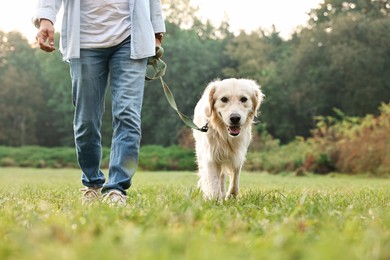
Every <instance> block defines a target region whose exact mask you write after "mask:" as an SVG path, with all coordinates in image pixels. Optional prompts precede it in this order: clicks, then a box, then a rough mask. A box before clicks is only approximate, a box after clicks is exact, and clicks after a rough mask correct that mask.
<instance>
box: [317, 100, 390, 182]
mask: <svg viewBox="0 0 390 260" xmlns="http://www.w3.org/2000/svg"><path fill="white" fill-rule="evenodd" d="M335 111H336V113H337V115H338V118H336V117H319V118H317V119H318V124H317V128H316V129H315V130H314V131H313V137H312V138H311V140H310V142H311V143H312V145H313V147H314V148H315V150H317V151H319V152H317V153H316V154H315V157H316V158H319V157H320V156H321V154H322V156H323V154H325V155H326V158H327V160H328V161H329V163H330V164H331V166H332V167H334V170H336V171H339V172H345V173H372V174H377V175H381V174H387V173H389V172H390V134H389V133H390V103H389V104H382V106H381V107H380V111H381V113H380V115H379V116H377V117H374V116H372V115H367V116H365V117H364V118H357V117H347V116H345V115H344V114H343V113H342V112H341V111H339V110H335Z"/></svg>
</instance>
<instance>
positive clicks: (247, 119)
mask: <svg viewBox="0 0 390 260" xmlns="http://www.w3.org/2000/svg"><path fill="white" fill-rule="evenodd" d="M206 90H207V91H208V98H209V102H208V105H207V106H206V108H205V109H206V110H205V114H206V116H207V117H209V118H214V119H216V120H220V122H221V123H223V124H224V125H225V126H226V129H227V131H228V133H229V135H230V136H238V135H239V134H240V132H241V128H242V127H244V126H247V125H249V124H251V123H252V121H253V118H254V116H255V115H256V112H257V110H258V109H259V108H260V104H261V102H262V100H263V97H264V95H263V93H262V92H261V91H260V86H259V85H257V84H256V82H254V81H253V80H249V79H234V78H232V79H225V80H222V81H214V82H212V83H210V84H209V85H208V87H207V89H206Z"/></svg>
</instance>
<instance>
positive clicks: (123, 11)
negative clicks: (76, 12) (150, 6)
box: [80, 0, 130, 49]
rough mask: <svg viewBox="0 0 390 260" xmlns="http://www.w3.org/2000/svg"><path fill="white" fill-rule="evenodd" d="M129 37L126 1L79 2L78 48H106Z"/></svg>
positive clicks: (94, 0) (95, 0)
mask: <svg viewBox="0 0 390 260" xmlns="http://www.w3.org/2000/svg"><path fill="white" fill-rule="evenodd" d="M129 35H130V7H129V1H128V0H81V1H80V48H82V49H83V48H84V49H85V48H107V47H112V46H115V45H118V44H119V43H121V42H122V41H124V40H125V39H126V38H127V37H128V36H129Z"/></svg>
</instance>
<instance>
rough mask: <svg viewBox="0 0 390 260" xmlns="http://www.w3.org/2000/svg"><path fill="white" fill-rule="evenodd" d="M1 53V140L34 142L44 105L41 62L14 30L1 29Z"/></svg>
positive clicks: (4, 141) (3, 141)
mask: <svg viewBox="0 0 390 260" xmlns="http://www.w3.org/2000/svg"><path fill="white" fill-rule="evenodd" d="M0 53H1V65H0V66H1V70H0V82H1V87H0V111H1V113H0V144H2V145H26V144H37V143H38V140H37V131H36V130H37V124H39V122H38V114H39V113H40V112H41V111H42V110H43V108H44V99H43V96H42V94H43V91H42V88H41V86H42V84H41V82H40V81H39V77H37V75H39V73H40V64H39V63H38V62H37V60H36V59H35V57H34V52H33V50H32V49H31V47H30V45H29V44H28V42H27V40H26V39H25V38H23V37H22V35H21V34H20V33H17V32H10V33H3V32H0Z"/></svg>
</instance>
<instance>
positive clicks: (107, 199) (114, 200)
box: [103, 190, 127, 206]
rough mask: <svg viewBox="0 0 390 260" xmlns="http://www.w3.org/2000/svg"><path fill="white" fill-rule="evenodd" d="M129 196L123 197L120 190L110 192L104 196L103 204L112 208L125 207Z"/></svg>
mask: <svg viewBox="0 0 390 260" xmlns="http://www.w3.org/2000/svg"><path fill="white" fill-rule="evenodd" d="M126 199H127V196H126V195H123V194H122V192H120V191H119V190H110V191H108V192H107V193H105V194H104V195H103V203H107V204H108V205H110V206H125V205H126Z"/></svg>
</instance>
